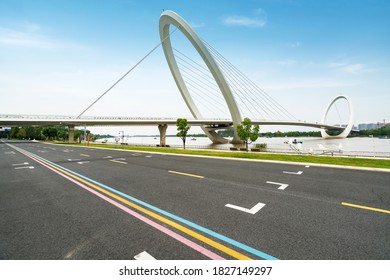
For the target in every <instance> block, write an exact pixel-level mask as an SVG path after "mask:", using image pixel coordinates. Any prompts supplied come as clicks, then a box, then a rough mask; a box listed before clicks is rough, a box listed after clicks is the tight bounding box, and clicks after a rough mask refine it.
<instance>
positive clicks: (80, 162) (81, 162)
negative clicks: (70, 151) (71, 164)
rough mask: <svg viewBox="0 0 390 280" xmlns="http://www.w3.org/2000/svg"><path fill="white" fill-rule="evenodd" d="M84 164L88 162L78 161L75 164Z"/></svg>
mask: <svg viewBox="0 0 390 280" xmlns="http://www.w3.org/2000/svg"><path fill="white" fill-rule="evenodd" d="M84 163H89V161H79V162H77V164H84Z"/></svg>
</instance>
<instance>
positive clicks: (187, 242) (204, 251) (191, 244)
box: [18, 149, 225, 260]
mask: <svg viewBox="0 0 390 280" xmlns="http://www.w3.org/2000/svg"><path fill="white" fill-rule="evenodd" d="M18 151H19V152H21V153H23V154H24V155H26V156H28V157H29V158H31V159H32V160H34V161H36V162H38V163H39V164H41V165H43V166H45V167H46V168H48V169H50V170H51V171H53V172H55V173H57V174H58V175H60V176H62V177H64V178H66V179H68V180H69V181H71V182H73V183H75V184H76V185H78V186H80V187H82V188H83V189H85V190H87V191H89V192H91V193H93V194H94V195H96V196H98V197H100V198H101V199H103V200H105V201H107V202H108V203H110V204H112V205H114V206H116V207H117V208H119V209H121V210H123V211H125V212H126V213H128V214H130V215H132V216H134V217H135V218H137V219H139V220H141V221H143V222H144V223H146V224H148V225H150V226H152V227H154V228H156V229H158V230H160V231H161V232H163V233H165V234H167V235H169V236H170V237H172V238H174V239H176V240H177V241H179V242H181V243H183V244H185V245H187V246H188V247H190V248H192V249H194V250H195V251H198V252H199V253H201V254H203V255H205V256H207V257H209V258H210V259H212V260H225V259H224V258H223V257H221V256H219V255H217V254H215V253H213V252H211V251H210V250H208V249H205V248H203V247H202V246H200V245H198V244H196V243H195V242H192V241H191V240H188V239H187V238H185V237H183V236H181V235H179V234H177V233H175V232H173V231H171V230H169V229H167V228H165V227H163V226H161V225H160V224H158V223H156V222H153V221H152V220H150V219H148V218H146V217H144V216H142V215H140V214H138V213H137V212H134V211H133V210H130V209H129V208H127V207H125V206H123V205H122V204H120V203H118V202H116V201H115V200H112V199H111V198H108V197H106V196H104V195H103V194H101V193H99V192H97V191H95V190H93V189H91V188H90V187H87V186H86V185H84V184H82V183H80V182H78V181H76V180H75V179H73V178H71V177H69V176H67V175H65V174H63V173H61V172H60V171H58V170H56V169H54V168H52V167H51V166H48V165H47V164H45V163H44V162H42V161H40V160H38V159H36V158H34V157H32V156H31V155H29V154H27V153H26V152H24V151H23V152H22V151H20V150H19V149H18Z"/></svg>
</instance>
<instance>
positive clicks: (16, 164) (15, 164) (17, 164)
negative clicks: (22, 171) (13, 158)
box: [12, 162, 28, 166]
mask: <svg viewBox="0 0 390 280" xmlns="http://www.w3.org/2000/svg"><path fill="white" fill-rule="evenodd" d="M26 164H28V162H23V163H14V164H12V166H19V165H26Z"/></svg>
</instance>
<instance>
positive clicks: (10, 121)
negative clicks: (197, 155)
mask: <svg viewBox="0 0 390 280" xmlns="http://www.w3.org/2000/svg"><path fill="white" fill-rule="evenodd" d="M176 120H177V118H144V117H102V116H83V117H77V116H55V115H54V116H49V115H0V127H22V126H24V127H26V126H67V127H68V128H69V141H70V142H73V131H74V128H75V127H76V126H80V127H83V126H88V127H91V126H158V128H159V131H160V145H161V146H164V145H165V137H166V130H167V127H168V126H169V125H170V126H175V125H176ZM252 123H253V124H258V125H282V126H283V125H287V126H304V127H314V128H318V129H326V130H330V131H343V130H344V129H345V128H344V127H340V126H334V125H327V124H323V123H319V122H305V121H288V120H287V121H284V120H252ZM188 124H189V125H190V126H200V127H202V128H204V129H205V130H207V131H209V132H214V133H215V130H219V129H234V125H233V121H232V120H230V119H188ZM215 134H216V133H215ZM216 137H219V136H216ZM218 139H219V140H220V141H221V143H222V142H225V143H226V139H224V138H222V137H219V138H218Z"/></svg>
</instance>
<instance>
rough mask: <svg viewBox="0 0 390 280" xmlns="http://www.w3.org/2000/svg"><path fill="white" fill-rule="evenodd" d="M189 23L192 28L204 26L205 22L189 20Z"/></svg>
mask: <svg viewBox="0 0 390 280" xmlns="http://www.w3.org/2000/svg"><path fill="white" fill-rule="evenodd" d="M190 25H191V26H192V27H193V28H203V27H205V26H206V24H205V23H204V22H201V23H195V22H191V23H190Z"/></svg>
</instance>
